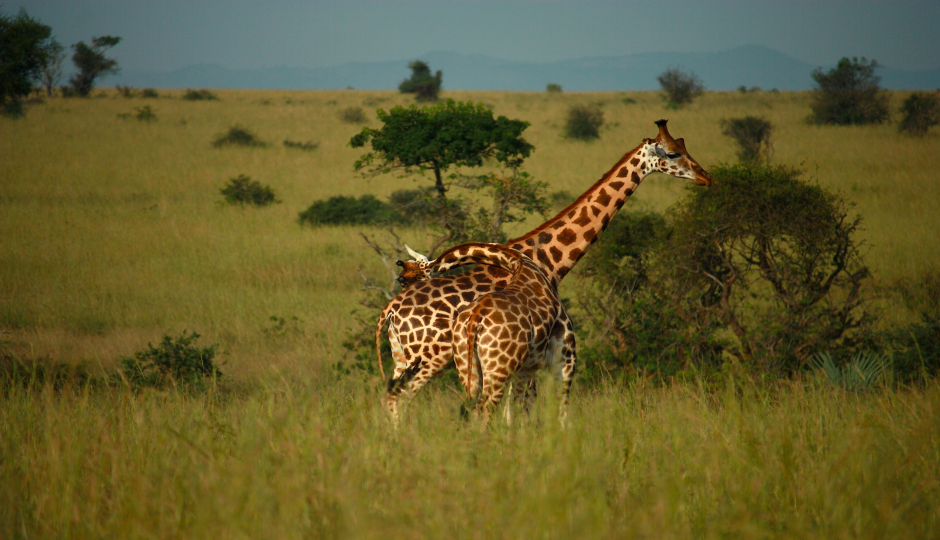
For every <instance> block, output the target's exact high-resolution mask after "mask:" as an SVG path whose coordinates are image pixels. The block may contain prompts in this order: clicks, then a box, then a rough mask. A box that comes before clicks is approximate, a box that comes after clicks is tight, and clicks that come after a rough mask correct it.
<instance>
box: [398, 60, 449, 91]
mask: <svg viewBox="0 0 940 540" xmlns="http://www.w3.org/2000/svg"><path fill="white" fill-rule="evenodd" d="M408 68H409V69H410V70H411V78H408V79H405V80H404V81H402V82H401V84H399V85H398V91H399V92H401V93H403V94H415V95H416V97H417V100H418V101H437V95H438V93H440V91H441V80H442V78H443V75H444V74H443V73H442V72H441V70H437V73H435V74H434V75H431V68H430V67H428V65H427V63H425V62H422V61H421V60H415V61H414V62H412V63H410V64H408Z"/></svg>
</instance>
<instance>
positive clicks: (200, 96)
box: [183, 90, 219, 101]
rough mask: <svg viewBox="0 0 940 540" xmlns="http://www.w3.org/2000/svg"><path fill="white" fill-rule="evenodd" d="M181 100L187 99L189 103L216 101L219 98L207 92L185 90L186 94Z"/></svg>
mask: <svg viewBox="0 0 940 540" xmlns="http://www.w3.org/2000/svg"><path fill="white" fill-rule="evenodd" d="M183 99H188V100H189V101H213V100H215V101H218V99H219V98H218V97H216V95H215V94H213V93H212V92H210V91H208V90H186V93H185V94H183Z"/></svg>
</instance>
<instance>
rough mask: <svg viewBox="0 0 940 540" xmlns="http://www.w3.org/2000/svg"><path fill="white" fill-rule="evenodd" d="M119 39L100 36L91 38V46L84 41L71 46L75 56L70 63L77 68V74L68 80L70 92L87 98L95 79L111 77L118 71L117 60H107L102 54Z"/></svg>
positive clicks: (119, 39)
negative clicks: (70, 87) (70, 86)
mask: <svg viewBox="0 0 940 540" xmlns="http://www.w3.org/2000/svg"><path fill="white" fill-rule="evenodd" d="M120 41H121V38H119V37H115V36H101V37H96V38H92V40H91V46H89V45H86V44H85V42H84V41H79V42H78V43H76V44H74V45H72V49H74V50H75V54H74V55H72V62H74V63H75V67H77V68H78V73H76V74H75V75H73V76H72V78H71V79H69V84H71V85H72V90H73V91H74V92H75V94H76V95H79V96H87V95H88V94H89V93H91V90H92V88H94V87H95V79H98V78H100V77H104V76H105V75H111V74H114V73H117V72H118V71H120V68H119V67H118V64H117V60H115V59H113V58H107V57H106V56H105V55H104V52H105V51H106V50H108V49H110V48H111V47H114V46H115V45H117V44H118V43H120Z"/></svg>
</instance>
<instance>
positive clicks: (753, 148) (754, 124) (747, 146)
mask: <svg viewBox="0 0 940 540" xmlns="http://www.w3.org/2000/svg"><path fill="white" fill-rule="evenodd" d="M773 129H774V127H773V124H771V123H770V122H768V121H767V120H765V119H763V118H757V117H755V116H745V117H744V118H731V119H730V120H729V119H724V120H722V121H721V131H722V133H724V134H725V135H727V136H729V137H731V138H732V139H734V140H735V142H737V143H738V147H739V148H740V150H739V151H738V157H739V158H740V159H741V161H743V162H748V161H757V160H758V159H760V153H761V148H764V149H765V154H766V156H767V161H770V134H771V133H772V132H773Z"/></svg>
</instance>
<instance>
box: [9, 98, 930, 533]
mask: <svg viewBox="0 0 940 540" xmlns="http://www.w3.org/2000/svg"><path fill="white" fill-rule="evenodd" d="M100 93H101V94H102V95H101V97H96V98H91V99H84V100H83V99H71V100H62V99H50V100H46V101H45V102H44V103H40V104H34V105H32V106H30V107H29V109H28V112H27V116H26V117H25V118H23V119H19V120H10V119H7V118H0V359H2V358H4V356H5V355H13V356H16V357H20V358H26V359H37V360H40V361H46V360H49V361H55V362H60V361H61V362H66V363H78V362H83V363H86V364H89V365H91V366H101V367H104V368H110V367H113V366H114V364H115V362H116V361H117V360H118V359H119V358H120V357H121V356H128V355H131V354H132V353H133V352H135V351H137V350H140V349H142V348H143V347H144V346H145V345H146V344H147V342H148V341H152V342H157V340H159V338H160V337H161V336H162V335H163V334H171V335H173V336H176V335H179V334H180V332H182V331H183V330H189V331H196V332H198V333H200V334H202V335H203V339H202V340H201V342H200V343H201V344H209V343H218V344H219V346H220V351H221V353H222V355H221V358H220V360H221V361H222V362H224V364H223V365H222V366H221V369H222V371H223V372H224V374H225V376H224V378H223V382H224V384H225V387H224V388H222V389H219V390H218V391H216V392H210V393H209V395H208V396H189V395H186V394H184V393H178V392H175V391H168V392H156V391H154V392H144V393H143V394H140V395H136V394H134V393H133V392H129V391H124V390H120V389H113V388H111V389H105V390H97V389H89V388H83V389H77V388H75V389H73V388H66V389H65V390H63V391H62V392H59V393H56V392H53V391H52V390H51V389H48V388H47V389H45V390H42V391H34V390H31V391H24V390H21V389H19V388H18V387H17V388H14V389H12V390H10V391H9V392H7V393H6V394H3V395H2V396H0V538H34V537H41V538H42V537H45V538H52V537H54V538H136V537H140V538H256V537H269V538H300V537H313V538H320V537H327V538H333V537H341V538H380V537H393V538H441V537H459V538H494V537H499V538H519V537H545V538H556V537H559V538H560V537H577V538H602V537H610V538H623V537H645V538H660V537H661V538H691V537H696V538H712V537H735V538H809V537H812V538H829V537H833V538H842V537H845V538H868V537H871V538H884V537H893V538H936V537H940V533H938V532H937V531H940V510H938V508H940V423H938V422H937V420H936V419H937V418H938V416H940V389H938V387H937V385H936V383H930V384H928V385H927V386H926V387H925V388H921V389H917V390H879V391H878V392H875V393H873V394H868V395H860V396H856V395H849V394H843V393H838V392H833V391H830V390H828V389H825V388H819V387H817V386H815V385H814V384H808V385H803V384H801V383H792V384H790V383H787V384H781V385H780V386H775V387H772V388H769V389H768V388H763V387H761V388H754V387H750V386H748V385H744V386H736V385H734V383H728V388H727V389H726V390H725V391H724V392H723V393H721V392H719V393H717V394H716V393H710V392H705V391H703V390H701V389H699V388H697V387H696V386H695V385H694V384H677V385H675V386H672V387H669V388H656V389H654V388H647V387H644V386H642V385H641V386H638V387H632V388H619V387H614V386H609V387H601V388H599V389H588V388H579V387H578V385H577V383H576V384H575V392H576V395H575V396H574V397H573V407H572V421H571V427H570V428H569V429H568V430H565V431H562V430H559V429H558V428H557V426H556V422H555V418H554V415H555V410H554V406H555V405H554V403H553V401H552V400H551V399H543V400H542V401H541V402H540V403H539V410H538V412H537V414H536V415H535V417H534V418H533V419H530V420H529V421H527V422H523V423H522V425H520V426H515V427H513V428H512V429H507V428H506V427H504V426H502V425H498V426H497V427H495V428H494V429H493V430H491V431H490V432H487V433H481V432H480V431H479V430H476V429H475V428H474V427H473V426H472V425H466V424H463V423H461V422H460V421H459V420H458V418H457V414H456V409H457V405H458V403H459V402H460V397H459V396H458V395H457V393H455V392H454V391H453V389H450V388H447V387H446V386H445V385H443V384H437V385H431V387H430V388H429V389H428V391H426V392H424V393H423V394H422V395H420V396H419V398H418V400H417V406H412V407H411V408H410V411H409V412H410V413H411V414H409V415H407V416H408V420H407V421H406V422H405V426H404V428H403V430H402V431H401V432H400V433H398V434H392V433H390V432H389V430H388V427H387V423H386V422H385V419H384V417H383V411H382V410H381V408H380V406H379V400H380V398H379V396H380V390H379V388H378V386H379V385H378V380H377V379H367V378H366V377H365V376H362V377H360V376H359V375H358V374H357V375H354V376H350V377H339V376H338V375H337V372H336V371H335V370H334V369H333V368H332V365H333V364H335V363H336V362H337V361H338V360H341V359H342V354H343V350H342V347H341V342H342V339H343V337H344V334H345V331H346V329H347V328H348V327H349V326H350V325H351V324H353V322H352V321H353V316H352V312H353V310H354V309H355V308H356V306H357V302H358V300H359V299H361V298H362V295H361V293H360V287H361V285H362V280H361V278H360V274H359V268H362V269H363V271H364V272H366V273H368V274H372V275H377V276H378V275H382V274H383V272H384V268H383V267H382V265H381V263H380V262H379V261H378V260H377V258H376V257H375V256H374V255H373V254H372V253H371V252H370V251H369V250H368V248H367V246H366V245H365V244H364V243H363V241H362V240H361V238H360V237H359V232H360V229H361V228H359V227H338V228H325V229H318V230H315V229H311V228H309V227H306V228H305V227H301V226H299V225H298V224H297V222H296V218H297V214H298V213H299V212H300V211H302V210H304V209H306V208H307V207H308V206H309V205H310V204H311V203H312V202H313V201H314V200H318V199H323V198H327V197H329V196H332V195H355V196H358V195H361V194H365V193H372V194H375V195H376V196H378V197H380V198H381V197H384V196H386V195H388V194H390V193H391V192H393V191H395V190H397V189H402V188H410V187H413V186H414V185H415V182H414V180H412V179H411V178H404V179H401V178H395V177H391V176H390V177H385V178H376V179H372V180H366V179H363V178H360V177H358V176H356V175H355V174H354V173H353V170H352V164H353V161H354V160H355V159H356V158H357V157H358V156H359V155H360V154H362V153H363V151H362V150H361V149H352V148H349V146H348V144H347V143H348V141H349V138H350V137H351V136H352V135H353V134H355V133H357V132H358V131H359V130H360V128H361V126H359V125H355V124H347V123H343V122H342V121H341V120H340V117H339V113H340V112H341V111H342V110H343V109H345V108H347V107H362V108H363V109H364V110H365V111H366V114H367V117H368V118H369V125H371V126H373V127H378V122H377V121H376V120H375V116H374V112H373V111H374V109H376V108H378V107H382V108H386V109H388V108H390V107H392V106H394V105H397V104H409V103H411V98H410V97H406V96H402V95H400V94H398V93H395V92H372V91H370V92H367V91H354V90H348V91H217V92H215V93H216V94H217V95H218V96H219V97H220V100H219V101H196V102H193V101H184V100H181V99H179V98H180V96H181V95H182V93H183V92H182V91H160V97H159V98H157V99H142V98H130V99H129V98H124V97H121V96H119V95H118V94H117V93H116V92H114V91H101V92H100ZM444 97H446V98H453V99H456V100H461V101H465V100H473V101H477V102H483V103H486V104H488V105H490V106H492V108H493V110H494V112H495V113H496V114H498V115H505V116H508V117H510V118H519V119H522V120H526V121H528V122H530V123H531V124H532V125H531V127H530V128H529V129H528V130H527V131H526V132H525V137H526V139H527V140H529V141H530V142H531V143H532V144H534V145H535V147H536V151H535V152H534V153H533V155H532V157H531V158H529V159H528V160H527V161H526V166H525V170H526V171H528V172H529V173H531V174H532V175H533V176H534V177H535V179H536V180H541V181H546V182H548V183H549V185H550V191H557V190H565V191H567V192H569V193H570V194H571V195H572V196H574V195H577V194H579V193H581V192H582V191H583V190H584V189H585V188H587V187H588V186H589V185H590V184H592V183H593V182H594V181H595V180H597V179H598V178H599V177H600V176H601V175H602V174H603V173H604V172H606V171H607V170H608V169H609V168H610V166H611V165H612V164H613V163H614V162H615V161H616V160H617V159H618V158H619V157H620V156H621V155H622V154H623V153H624V152H626V151H628V150H630V149H632V148H633V147H635V146H636V145H637V144H639V142H640V141H641V139H642V138H644V137H649V136H653V135H655V133H656V128H655V126H654V125H653V121H655V120H657V119H659V118H663V117H665V118H668V119H669V127H670V131H671V132H672V133H673V135H674V136H676V137H684V138H685V140H686V143H687V146H688V148H689V151H690V152H691V154H692V155H693V156H694V157H695V158H696V159H697V160H698V161H699V162H700V163H701V164H702V165H703V166H704V167H705V168H706V169H708V168H709V167H711V166H714V165H715V164H718V163H722V162H731V161H734V159H735V152H736V149H735V147H734V144H733V142H732V141H731V139H729V138H728V137H725V136H724V135H722V134H721V128H720V126H719V121H720V120H721V119H722V118H730V117H740V116H744V115H748V114H750V115H757V116H764V117H765V118H767V119H768V120H770V121H771V122H772V123H773V124H774V125H775V126H776V132H775V135H774V149H775V153H774V162H775V163H786V164H791V165H800V166H802V167H803V168H804V169H805V170H806V171H807V174H808V176H810V177H812V178H814V179H815V180H816V181H818V182H819V184H821V185H822V186H825V187H827V188H829V189H833V190H838V191H842V192H844V193H845V194H846V195H847V196H848V198H849V199H850V200H852V201H854V202H855V203H856V209H857V211H858V212H859V213H860V214H861V215H862V216H863V217H864V227H865V230H864V231H863V233H862V234H863V235H864V239H865V243H866V246H867V248H868V251H867V253H866V257H865V259H866V261H867V262H868V264H869V265H870V267H871V269H872V272H873V279H872V284H871V287H872V292H874V293H877V294H879V295H880V296H881V298H882V299H881V300H880V301H879V302H878V306H879V307H880V309H881V312H882V313H881V314H882V318H881V321H880V324H881V325H884V326H891V325H896V324H900V323H905V322H909V321H910V320H912V319H913V318H914V316H915V313H914V312H913V311H912V310H911V309H910V308H909V306H907V305H905V304H904V302H902V301H901V297H900V296H899V295H898V294H897V293H896V292H895V289H894V288H895V287H896V286H898V285H909V284H916V283H917V282H918V281H919V280H920V279H922V277H923V276H925V275H927V274H928V273H931V272H937V271H940V249H937V246H938V245H940V181H938V174H937V170H938V165H940V158H938V156H940V134H938V132H937V131H936V130H935V131H934V132H932V133H930V134H928V136H927V137H925V138H923V139H913V138H910V137H906V136H902V135H900V134H898V133H897V131H896V126H895V124H886V125H883V126H872V127H851V128H846V127H820V126H809V125H807V124H806V123H805V122H804V119H805V117H806V116H807V115H808V114H809V106H808V103H809V95H808V94H806V93H788V92H782V93H769V92H764V93H748V94H741V93H737V92H724V93H720V92H710V93H707V94H706V95H705V96H703V97H702V98H701V99H699V100H698V101H696V102H695V103H694V104H692V105H691V106H688V107H686V108H684V109H682V110H669V111H667V110H665V109H664V107H663V103H662V101H661V100H660V98H659V97H658V95H657V94H655V93H651V92H626V93H564V94H547V93H511V92H446V93H445V95H444ZM904 97H905V95H904V94H903V93H895V94H893V95H892V103H893V105H894V107H895V109H896V108H897V105H898V104H899V103H900V102H901V100H903V98H904ZM578 103H600V104H602V107H603V110H604V113H605V120H606V122H607V123H606V125H605V127H604V128H603V130H602V136H601V139H600V140H598V141H595V142H591V143H583V142H576V141H570V140H566V139H564V138H563V137H562V136H561V133H562V127H563V124H564V120H565V114H566V112H567V110H568V107H569V106H570V105H573V104H578ZM145 105H149V106H150V107H151V108H152V110H153V112H154V114H155V115H156V120H155V121H153V122H149V123H148V122H142V121H138V120H136V119H135V118H134V115H135V114H136V113H135V110H136V108H139V107H143V106H145ZM119 115H129V117H121V116H119ZM236 124H239V125H242V126H245V127H247V128H248V129H250V130H252V131H253V132H254V133H255V134H256V135H257V136H258V137H259V138H260V139H262V140H264V141H266V142H267V143H268V146H267V147H265V148H221V149H216V148H213V147H212V145H211V143H212V141H213V139H214V138H215V137H216V136H217V135H219V134H222V133H224V132H225V131H227V130H228V128H230V127H231V126H233V125H236ZM285 139H289V140H292V141H299V142H306V141H313V142H318V143H319V146H318V148H316V149H315V150H313V151H309V152H306V151H301V150H297V149H292V148H286V147H284V146H283V145H282V141H284V140H285ZM239 174H245V175H248V176H250V177H251V178H252V179H254V180H257V181H259V182H261V183H262V184H265V185H269V186H271V187H272V188H273V189H274V191H275V192H276V194H277V196H278V198H279V199H281V200H282V201H283V202H282V203H281V204H278V205H275V206H273V207H268V208H263V209H252V208H244V209H241V208H234V207H229V206H223V205H222V204H220V201H221V199H222V197H221V195H220V194H219V189H220V188H221V187H223V185H224V184H225V183H226V182H227V181H228V180H229V179H230V178H233V177H236V176H238V175H239ZM684 186H685V183H684V182H682V181H680V180H677V179H673V178H668V177H665V176H662V175H656V176H651V177H650V178H648V179H647V180H646V181H645V182H644V185H643V187H642V188H641V189H640V190H639V191H638V193H637V195H635V196H634V197H633V199H631V201H630V202H628V204H627V205H626V206H625V207H624V211H635V210H640V209H654V210H663V209H665V208H667V207H668V206H669V205H671V204H672V203H673V202H675V201H676V200H677V199H678V198H679V197H680V196H681V195H682V192H683V189H684ZM535 224H536V223H535V222H530V223H525V224H515V225H514V229H512V230H510V234H513V233H522V232H525V231H526V230H528V229H529V228H530V227H532V226H534V225H535ZM365 232H370V231H365ZM400 232H401V233H402V236H403V238H404V239H405V240H406V241H408V243H409V244H411V245H412V246H415V247H418V248H422V247H424V246H423V243H424V242H425V241H426V238H427V237H426V235H425V233H424V232H423V231H420V230H405V231H400ZM575 279H577V278H575ZM563 287H564V285H563ZM562 292H563V293H564V290H563V291H562ZM272 316H275V317H278V318H281V319H284V320H286V321H289V323H288V324H287V325H286V326H285V327H284V328H281V329H279V330H277V331H275V330H276V329H275V328H274V327H275V324H276V323H275V322H273V321H272V320H271V317H272ZM575 316H576V314H575ZM294 317H296V319H297V320H294V319H293V318H294ZM545 394H546V395H550V392H545Z"/></svg>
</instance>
